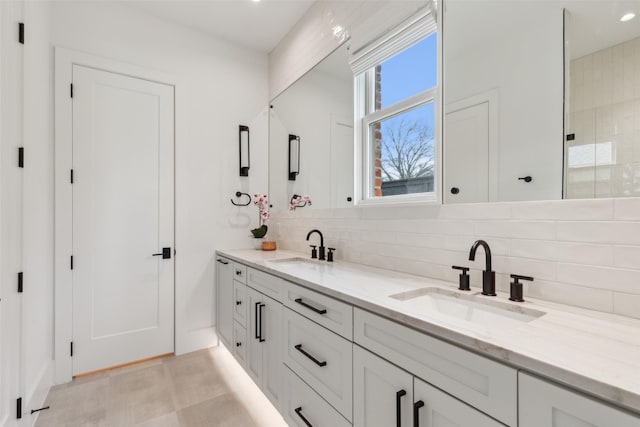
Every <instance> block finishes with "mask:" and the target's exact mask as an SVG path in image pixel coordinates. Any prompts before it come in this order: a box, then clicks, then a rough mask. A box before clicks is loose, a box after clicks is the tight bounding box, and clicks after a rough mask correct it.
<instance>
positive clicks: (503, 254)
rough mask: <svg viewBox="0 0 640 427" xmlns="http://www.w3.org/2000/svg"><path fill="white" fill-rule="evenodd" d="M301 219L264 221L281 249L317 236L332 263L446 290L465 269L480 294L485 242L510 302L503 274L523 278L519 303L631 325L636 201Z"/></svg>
mask: <svg viewBox="0 0 640 427" xmlns="http://www.w3.org/2000/svg"><path fill="white" fill-rule="evenodd" d="M396 210H397V212H396ZM303 211H304V210H300V212H297V211H296V212H293V213H289V212H285V213H283V214H275V215H274V216H273V217H272V221H273V223H274V227H272V229H273V230H274V231H275V230H277V231H278V233H277V239H278V245H279V247H281V248H283V249H294V250H299V251H302V252H305V253H306V252H307V251H308V249H309V248H308V242H306V241H305V240H304V239H305V237H306V233H307V232H308V231H309V230H311V229H312V228H319V229H320V230H322V231H323V233H325V242H326V243H327V244H330V245H331V246H333V247H336V248H338V250H337V252H336V259H337V260H346V261H350V262H356V263H362V264H366V265H371V266H375V267H382V268H387V269H391V270H396V271H403V272H408V273H411V274H416V275H420V276H425V277H432V278H436V279H443V280H446V281H449V282H451V285H452V286H453V287H455V286H457V283H458V273H457V272H456V271H453V270H451V265H466V266H469V267H470V268H471V272H470V274H471V282H472V287H473V288H474V290H479V289H480V287H481V283H482V278H481V271H482V269H483V268H484V253H483V252H482V251H481V250H479V251H478V253H477V257H476V261H475V262H471V261H468V256H469V249H470V247H471V245H472V243H473V242H474V241H475V240H476V239H479V238H483V239H485V240H487V241H488V242H489V244H490V245H491V249H492V253H493V259H492V261H493V269H494V270H495V271H496V278H497V279H496V285H497V287H498V289H499V290H503V291H507V292H508V290H509V282H510V278H509V274H512V273H513V274H523V275H531V276H533V277H534V282H533V283H532V284H529V283H526V284H525V289H526V291H525V294H526V295H529V296H530V297H532V298H533V297H535V298H539V299H544V300H549V301H554V302H558V303H564V304H570V305H574V306H579V307H583V308H590V309H593V310H599V311H605V312H609V313H617V314H620V315H623V316H634V315H635V316H637V314H636V311H637V310H638V299H639V298H640V199H631V198H630V199H602V200H571V201H552V202H519V203H515V202H512V203H496V204H478V205H459V206H433V205H429V206H402V207H399V206H398V207H385V208H382V207H366V208H360V207H358V208H350V209H335V210H331V209H324V210H315V211H314V209H309V210H307V211H306V212H303ZM396 213H397V214H396ZM614 301H615V304H614Z"/></svg>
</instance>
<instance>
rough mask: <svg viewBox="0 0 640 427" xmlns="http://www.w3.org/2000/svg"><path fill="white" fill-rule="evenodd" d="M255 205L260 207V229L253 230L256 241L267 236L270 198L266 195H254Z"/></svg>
mask: <svg viewBox="0 0 640 427" xmlns="http://www.w3.org/2000/svg"><path fill="white" fill-rule="evenodd" d="M253 204H254V205H255V206H257V207H258V227H257V228H254V229H253V230H251V234H253V237H255V238H256V239H261V238H263V237H264V236H265V235H266V234H267V230H268V227H267V220H268V219H269V198H268V197H267V195H266V194H254V195H253Z"/></svg>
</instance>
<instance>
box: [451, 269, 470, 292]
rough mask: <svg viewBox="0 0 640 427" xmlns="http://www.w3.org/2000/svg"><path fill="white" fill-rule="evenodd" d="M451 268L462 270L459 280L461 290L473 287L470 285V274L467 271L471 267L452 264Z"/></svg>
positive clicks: (468, 289)
mask: <svg viewBox="0 0 640 427" xmlns="http://www.w3.org/2000/svg"><path fill="white" fill-rule="evenodd" d="M451 268H452V269H454V270H460V271H462V273H460V278H459V280H458V289H459V290H461V291H470V290H471V288H470V287H469V276H468V275H467V272H468V271H469V267H460V266H458V265H452V266H451Z"/></svg>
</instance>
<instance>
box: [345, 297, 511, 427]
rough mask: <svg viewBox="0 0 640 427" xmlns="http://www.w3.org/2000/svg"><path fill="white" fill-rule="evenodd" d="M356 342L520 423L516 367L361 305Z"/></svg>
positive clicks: (492, 412)
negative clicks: (420, 330) (413, 327)
mask: <svg viewBox="0 0 640 427" xmlns="http://www.w3.org/2000/svg"><path fill="white" fill-rule="evenodd" d="M354 341H355V342H356V343H358V344H360V345H361V346H363V347H365V348H367V349H369V350H371V351H372V352H374V353H376V354H378V355H380V356H382V357H383V358H385V359H387V360H389V361H391V362H392V363H395V364H396V365H398V366H402V367H403V368H404V369H406V370H407V371H409V372H412V373H413V374H414V375H416V376H417V377H420V378H422V379H424V380H426V381H428V382H429V383H431V384H433V385H435V386H436V387H438V388H440V389H442V390H444V391H446V392H447V393H450V394H452V395H453V396H455V397H457V398H458V399H460V400H462V401H464V402H467V403H468V404H469V405H471V406H473V407H475V408H478V409H479V410H481V411H483V412H485V413H487V414H489V415H491V416H493V417H494V418H496V419H498V420H499V421H502V422H503V423H506V424H508V425H512V426H515V425H516V424H517V396H518V394H517V392H518V386H517V381H518V378H517V371H516V370H515V369H513V368H510V367H507V366H505V365H502V364H500V363H498V362H494V361H493V360H490V359H487V358H485V357H482V356H479V355H477V354H474V353H471V352H469V351H466V350H463V349H461V348H459V347H456V346H454V345H451V344H448V343H445V342H443V341H441V340H438V339H436V338H433V337H430V336H429V335H426V334H424V333H421V332H418V331H415V330H413V329H410V328H408V327H406V326H402V325H400V324H397V323H395V322H392V321H390V320H387V319H384V318H382V317H379V316H376V315H374V314H371V313H369V312H366V311H363V310H360V309H357V308H356V309H354Z"/></svg>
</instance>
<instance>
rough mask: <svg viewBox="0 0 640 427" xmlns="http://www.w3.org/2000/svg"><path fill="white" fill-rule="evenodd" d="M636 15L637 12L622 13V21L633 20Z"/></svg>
mask: <svg viewBox="0 0 640 427" xmlns="http://www.w3.org/2000/svg"><path fill="white" fill-rule="evenodd" d="M635 17H636V14H635V13H633V12H629V13H625V14H624V15H622V18H620V22H627V21H631V20H632V19H633V18H635Z"/></svg>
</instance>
